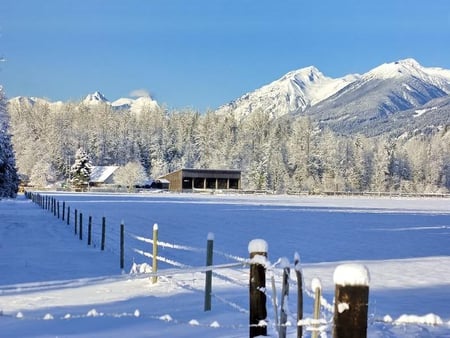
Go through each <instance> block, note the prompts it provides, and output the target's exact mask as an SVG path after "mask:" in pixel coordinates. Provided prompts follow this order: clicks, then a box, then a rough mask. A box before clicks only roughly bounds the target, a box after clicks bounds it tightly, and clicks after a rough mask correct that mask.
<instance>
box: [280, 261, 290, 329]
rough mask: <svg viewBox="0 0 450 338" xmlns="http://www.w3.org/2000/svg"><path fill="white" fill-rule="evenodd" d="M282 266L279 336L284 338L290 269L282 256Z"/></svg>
mask: <svg viewBox="0 0 450 338" xmlns="http://www.w3.org/2000/svg"><path fill="white" fill-rule="evenodd" d="M281 264H282V266H283V284H282V287H281V303H280V331H279V338H286V323H287V318H288V314H287V309H286V307H287V298H288V297H289V275H290V273H291V269H290V268H289V260H288V259H287V258H284V259H283V260H282V261H281Z"/></svg>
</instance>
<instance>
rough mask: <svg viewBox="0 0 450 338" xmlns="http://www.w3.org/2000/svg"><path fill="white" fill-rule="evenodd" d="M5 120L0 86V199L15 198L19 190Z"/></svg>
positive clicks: (4, 105) (5, 115)
mask: <svg viewBox="0 0 450 338" xmlns="http://www.w3.org/2000/svg"><path fill="white" fill-rule="evenodd" d="M6 119H7V114H6V104H5V98H4V96H3V89H2V87H1V86H0V198H2V197H6V198H15V197H16V195H17V191H18V188H19V176H18V174H17V169H16V159H15V156H14V151H13V147H12V143H11V136H10V135H9V133H8V124H7V121H6Z"/></svg>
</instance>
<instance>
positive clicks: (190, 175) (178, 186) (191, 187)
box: [160, 168, 241, 192]
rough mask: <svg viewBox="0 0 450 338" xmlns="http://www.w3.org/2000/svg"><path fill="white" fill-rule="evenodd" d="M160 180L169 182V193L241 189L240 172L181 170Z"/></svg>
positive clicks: (229, 170)
mask: <svg viewBox="0 0 450 338" xmlns="http://www.w3.org/2000/svg"><path fill="white" fill-rule="evenodd" d="M160 179H165V180H167V181H169V190H170V191H178V192H181V191H195V190H230V189H236V190H237V189H240V188H241V171H240V170H231V169H192V168H183V169H180V170H177V171H174V172H171V173H169V174H167V175H164V176H161V177H160Z"/></svg>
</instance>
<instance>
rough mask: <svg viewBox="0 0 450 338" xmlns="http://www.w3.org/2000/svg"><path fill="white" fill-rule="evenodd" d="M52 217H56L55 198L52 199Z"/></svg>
mask: <svg viewBox="0 0 450 338" xmlns="http://www.w3.org/2000/svg"><path fill="white" fill-rule="evenodd" d="M53 216H55V217H56V198H54V197H53Z"/></svg>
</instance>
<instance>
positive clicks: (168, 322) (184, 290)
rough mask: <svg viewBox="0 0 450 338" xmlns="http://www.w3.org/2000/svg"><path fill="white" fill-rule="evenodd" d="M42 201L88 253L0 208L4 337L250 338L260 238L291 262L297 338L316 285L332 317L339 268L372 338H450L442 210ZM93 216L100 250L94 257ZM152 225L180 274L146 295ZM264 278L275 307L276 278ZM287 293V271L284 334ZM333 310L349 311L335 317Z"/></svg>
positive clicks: (313, 202) (29, 209)
mask: <svg viewBox="0 0 450 338" xmlns="http://www.w3.org/2000/svg"><path fill="white" fill-rule="evenodd" d="M48 194H50V195H51V196H54V197H55V198H57V199H58V200H60V201H65V202H66V204H67V205H70V206H71V210H74V209H75V208H77V209H78V210H81V211H83V212H84V213H85V214H86V215H87V214H92V216H93V228H94V230H95V231H94V233H93V234H94V245H93V246H91V247H89V246H88V245H87V243H86V241H80V240H79V239H78V237H77V236H74V234H73V224H72V223H71V225H66V224H65V223H64V222H62V221H61V220H58V219H57V218H56V217H55V216H53V215H52V214H51V213H49V212H48V211H46V210H43V209H41V208H39V207H38V206H37V205H35V204H34V203H32V202H30V201H29V200H25V199H24V198H23V197H22V196H19V198H18V199H17V200H2V201H0V214H1V215H2V221H1V223H0V336H1V337H56V336H60V337H86V336H95V337H112V338H115V337H124V336H127V337H129V336H133V337H161V336H168V337H199V336H205V337H223V338H231V337H234V338H238V337H248V278H249V274H248V270H249V269H248V265H246V264H245V263H246V262H248V259H247V258H246V257H247V256H248V253H247V252H246V251H247V250H246V249H247V246H248V243H249V241H251V240H252V239H254V238H261V239H262V238H264V240H261V242H262V241H264V242H266V245H267V248H268V249H270V251H268V255H269V257H271V260H272V261H274V262H275V261H280V262H281V261H282V260H279V257H284V256H290V255H293V254H294V253H295V252H300V253H301V257H302V271H303V277H304V279H305V283H304V285H305V286H307V287H306V289H305V298H304V320H303V321H302V324H304V325H305V330H304V332H305V333H306V332H307V335H306V337H307V336H308V335H309V332H311V331H310V330H311V327H312V325H313V324H314V323H313V320H312V319H311V318H312V308H313V307H312V304H313V299H312V298H311V295H310V293H311V291H312V290H311V289H309V286H310V285H311V284H312V283H311V282H312V279H314V278H320V280H321V284H322V293H323V298H324V299H326V300H327V301H328V303H329V304H332V303H333V294H334V280H333V274H334V272H335V270H336V268H337V267H339V266H342V265H346V264H357V265H363V266H365V267H367V269H368V270H369V272H370V279H371V280H370V295H369V323H368V337H369V338H375V337H399V338H406V337H419V336H420V337H448V336H449V335H450V307H449V304H450V268H449V267H450V248H449V246H448V238H449V236H450V223H449V222H450V217H449V216H450V206H449V201H448V199H411V198H404V199H400V198H392V199H391V198H385V199H383V198H381V199H378V198H331V197H327V198H321V197H297V196H295V197H291V196H238V195H237V196H232V195H229V196H225V195H223V196H209V195H208V196H205V195H190V194H183V195H176V194H158V195H157V196H149V195H126V194H123V195H107V194H79V193H78V194H62V193H48ZM103 215H104V216H105V217H106V219H107V241H106V250H105V251H100V248H99V246H98V236H99V233H98V228H99V226H100V223H99V219H101V217H102V216H103ZM122 219H123V220H124V221H125V232H126V242H125V248H126V268H125V271H130V270H131V268H132V267H133V264H136V266H135V270H134V273H132V274H128V273H122V271H121V270H120V268H119V254H118V249H117V248H118V246H119V241H118V236H117V234H118V233H119V224H120V221H121V220H122ZM155 223H157V224H158V225H159V228H160V234H159V237H160V238H159V240H160V241H161V243H164V244H165V245H164V246H162V245H161V246H160V253H159V254H160V255H161V257H162V258H164V259H165V260H166V261H173V262H175V263H181V264H183V266H184V267H183V268H182V269H180V268H177V267H176V266H175V267H174V265H172V264H168V263H164V262H163V261H160V264H159V266H160V271H159V275H160V276H159V278H158V282H157V283H156V284H152V282H151V274H149V273H142V272H141V271H148V270H146V269H142V270H141V269H140V268H138V266H142V267H149V265H148V263H150V261H151V260H150V259H149V258H147V257H146V256H144V255H139V254H137V253H134V252H133V249H137V250H140V251H142V252H151V244H149V242H148V241H147V239H150V238H152V227H151V226H149V225H152V224H155ZM211 232H213V233H214V234H216V235H217V240H216V242H215V243H214V246H215V249H216V250H215V251H214V255H215V256H214V262H215V264H219V265H217V266H213V268H214V276H213V294H212V295H213V302H212V311H208V312H204V311H203V296H204V282H205V277H204V276H205V274H204V271H205V270H202V269H205V266H204V260H205V257H204V255H205V250H204V247H205V245H204V244H205V243H204V241H205V237H206V236H205V235H206V234H209V233H211ZM133 236H136V237H139V238H141V239H146V240H145V241H144V240H139V239H137V238H135V237H133ZM158 244H159V243H158ZM261 244H262V243H259V244H258V243H257V245H256V246H257V248H258V249H260V247H259V246H260V245H261ZM295 257H297V258H299V257H300V255H299V254H295ZM230 262H232V263H233V264H238V266H234V267H231V266H230V264H231V263H230ZM227 264H228V266H222V265H227ZM200 268H202V269H200ZM266 268H267V269H269V270H270V272H271V274H270V275H273V276H274V278H275V283H276V287H277V292H278V293H280V291H281V276H282V267H281V266H278V265H270V264H267V265H266ZM295 280H296V277H295V271H293V269H291V278H290V283H293V284H291V288H290V295H289V298H288V299H287V304H286V305H287V306H286V307H285V309H288V310H289V312H288V322H291V323H295V322H296V319H295V318H296V285H295ZM266 292H267V291H266ZM268 296H269V294H268ZM267 306H268V311H267V313H268V314H269V315H268V318H267V320H266V321H265V324H267V325H268V333H269V335H270V336H273V337H275V336H277V328H276V327H274V322H275V321H274V318H273V313H274V311H273V309H272V308H271V307H272V305H271V302H270V301H267ZM338 306H339V305H338ZM340 307H341V310H345V303H342V305H340ZM331 311H332V309H330V307H323V310H322V317H321V319H320V323H321V324H320V325H321V330H322V331H321V334H322V336H328V337H330V336H331V330H332V327H331V322H330V318H332V312H331ZM295 331H296V327H295V326H288V327H287V337H288V338H292V337H296V332H295Z"/></svg>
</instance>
